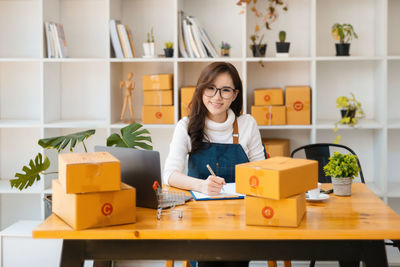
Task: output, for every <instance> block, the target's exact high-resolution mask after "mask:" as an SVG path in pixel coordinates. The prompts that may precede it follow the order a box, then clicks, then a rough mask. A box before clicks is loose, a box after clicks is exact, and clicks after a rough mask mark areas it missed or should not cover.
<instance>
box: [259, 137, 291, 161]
mask: <svg viewBox="0 0 400 267" xmlns="http://www.w3.org/2000/svg"><path fill="white" fill-rule="evenodd" d="M262 142H263V144H264V146H265V151H266V152H267V156H268V158H272V157H279V156H280V157H289V156H290V151H289V149H290V140H289V139H267V138H263V139H262Z"/></svg>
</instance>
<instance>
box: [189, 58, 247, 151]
mask: <svg viewBox="0 0 400 267" xmlns="http://www.w3.org/2000/svg"><path fill="white" fill-rule="evenodd" d="M221 73H228V74H229V75H230V76H231V78H232V82H233V85H234V87H235V89H237V90H238V94H237V96H236V99H235V101H233V102H232V103H231V105H230V108H231V109H232V111H233V112H234V113H235V115H236V116H237V117H238V116H239V115H240V112H241V110H242V105H243V99H242V98H243V96H242V94H243V88H242V81H241V80H240V76H239V73H238V72H237V70H236V68H235V67H234V66H233V65H232V64H231V63H228V62H214V63H211V64H210V65H208V66H207V67H205V68H204V69H203V71H202V72H201V74H200V77H199V80H198V81H197V85H196V90H195V92H194V94H193V98H192V102H191V103H190V110H191V111H190V114H189V125H188V134H189V136H190V142H191V144H192V150H191V152H190V153H195V152H196V151H198V150H199V149H200V147H201V144H202V142H203V139H206V140H208V137H207V136H206V135H205V133H204V125H205V120H206V116H207V108H206V107H205V106H204V103H203V91H204V89H205V88H207V87H208V86H210V85H212V84H213V82H214V80H215V78H216V77H217V76H218V75H220V74H221Z"/></svg>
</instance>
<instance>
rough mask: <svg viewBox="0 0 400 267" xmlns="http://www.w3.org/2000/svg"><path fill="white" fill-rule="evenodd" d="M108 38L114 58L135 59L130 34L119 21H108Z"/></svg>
mask: <svg viewBox="0 0 400 267" xmlns="http://www.w3.org/2000/svg"><path fill="white" fill-rule="evenodd" d="M110 37H111V44H112V47H113V51H114V56H115V57H117V58H134V57H136V52H135V46H134V45H133V39H132V32H131V30H130V29H129V27H128V26H127V25H124V24H121V23H120V21H119V20H114V19H112V20H110Z"/></svg>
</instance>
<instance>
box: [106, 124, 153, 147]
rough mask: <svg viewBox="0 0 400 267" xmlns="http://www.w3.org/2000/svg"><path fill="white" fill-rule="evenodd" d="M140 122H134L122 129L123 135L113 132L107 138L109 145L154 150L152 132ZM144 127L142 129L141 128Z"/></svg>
mask: <svg viewBox="0 0 400 267" xmlns="http://www.w3.org/2000/svg"><path fill="white" fill-rule="evenodd" d="M142 127H143V125H141V124H140V123H132V124H130V125H128V126H126V127H124V128H122V129H121V136H120V135H118V134H117V133H113V134H111V135H110V136H109V137H108V138H107V146H114V145H115V146H117V147H131V148H142V149H146V150H153V147H152V146H151V145H149V144H147V143H150V144H151V142H152V141H151V137H150V132H149V131H148V130H146V129H144V128H142ZM141 128H142V129H141ZM146 142H147V143H146Z"/></svg>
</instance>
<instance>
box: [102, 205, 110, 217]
mask: <svg viewBox="0 0 400 267" xmlns="http://www.w3.org/2000/svg"><path fill="white" fill-rule="evenodd" d="M112 212H113V206H112V205H111V203H104V205H103V206H102V207H101V213H103V215H104V216H108V215H111V213H112Z"/></svg>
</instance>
